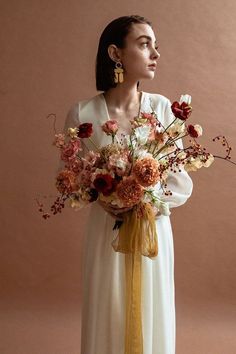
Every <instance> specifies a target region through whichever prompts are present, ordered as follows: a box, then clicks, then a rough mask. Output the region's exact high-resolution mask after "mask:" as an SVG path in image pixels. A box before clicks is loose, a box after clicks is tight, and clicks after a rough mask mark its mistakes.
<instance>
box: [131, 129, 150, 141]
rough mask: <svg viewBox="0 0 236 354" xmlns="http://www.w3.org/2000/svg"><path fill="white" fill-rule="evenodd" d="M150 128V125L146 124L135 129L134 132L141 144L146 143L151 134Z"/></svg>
mask: <svg viewBox="0 0 236 354" xmlns="http://www.w3.org/2000/svg"><path fill="white" fill-rule="evenodd" d="M150 130H151V126H150V125H145V126H143V127H138V128H136V129H134V133H135V136H136V139H137V141H138V143H139V144H141V145H144V144H146V142H147V140H148V137H149V134H150Z"/></svg>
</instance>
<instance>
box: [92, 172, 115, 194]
mask: <svg viewBox="0 0 236 354" xmlns="http://www.w3.org/2000/svg"><path fill="white" fill-rule="evenodd" d="M93 184H94V187H95V188H96V190H97V191H98V192H101V193H102V194H103V195H105V196H108V195H110V194H111V193H112V192H113V191H114V189H115V186H116V181H115V179H114V178H112V176H111V175H109V174H101V173H100V174H98V175H97V176H96V178H95V180H94V182H93Z"/></svg>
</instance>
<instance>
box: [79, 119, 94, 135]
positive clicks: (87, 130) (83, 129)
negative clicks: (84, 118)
mask: <svg viewBox="0 0 236 354" xmlns="http://www.w3.org/2000/svg"><path fill="white" fill-rule="evenodd" d="M92 134H93V125H92V123H83V124H80V125H79V127H78V133H77V136H78V137H79V138H82V139H83V138H89V137H90V136H91V135H92Z"/></svg>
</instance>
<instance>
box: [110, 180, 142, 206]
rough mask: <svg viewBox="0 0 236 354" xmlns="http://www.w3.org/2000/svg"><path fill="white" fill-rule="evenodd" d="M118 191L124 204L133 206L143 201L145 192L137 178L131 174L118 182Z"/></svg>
mask: <svg viewBox="0 0 236 354" xmlns="http://www.w3.org/2000/svg"><path fill="white" fill-rule="evenodd" d="M116 193H117V196H118V198H119V199H120V200H121V201H122V202H123V205H124V206H127V207H132V206H134V205H136V204H138V203H139V202H140V201H141V199H142V197H143V193H144V192H143V187H142V186H141V185H140V184H139V183H138V182H137V181H136V180H135V178H133V177H132V176H129V177H127V178H124V179H123V180H122V181H121V182H120V183H119V184H118V186H117V190H116Z"/></svg>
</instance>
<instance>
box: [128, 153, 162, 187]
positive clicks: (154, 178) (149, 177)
mask: <svg viewBox="0 0 236 354" xmlns="http://www.w3.org/2000/svg"><path fill="white" fill-rule="evenodd" d="M158 167H159V163H158V162H157V161H156V160H155V159H153V158H152V157H144V158H143V159H140V160H137V161H136V162H135V164H134V167H133V174H134V176H135V178H136V180H137V182H138V183H140V184H141V185H142V186H143V187H149V186H152V185H154V184H156V183H157V182H158V181H159V180H160V173H159V170H158Z"/></svg>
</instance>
